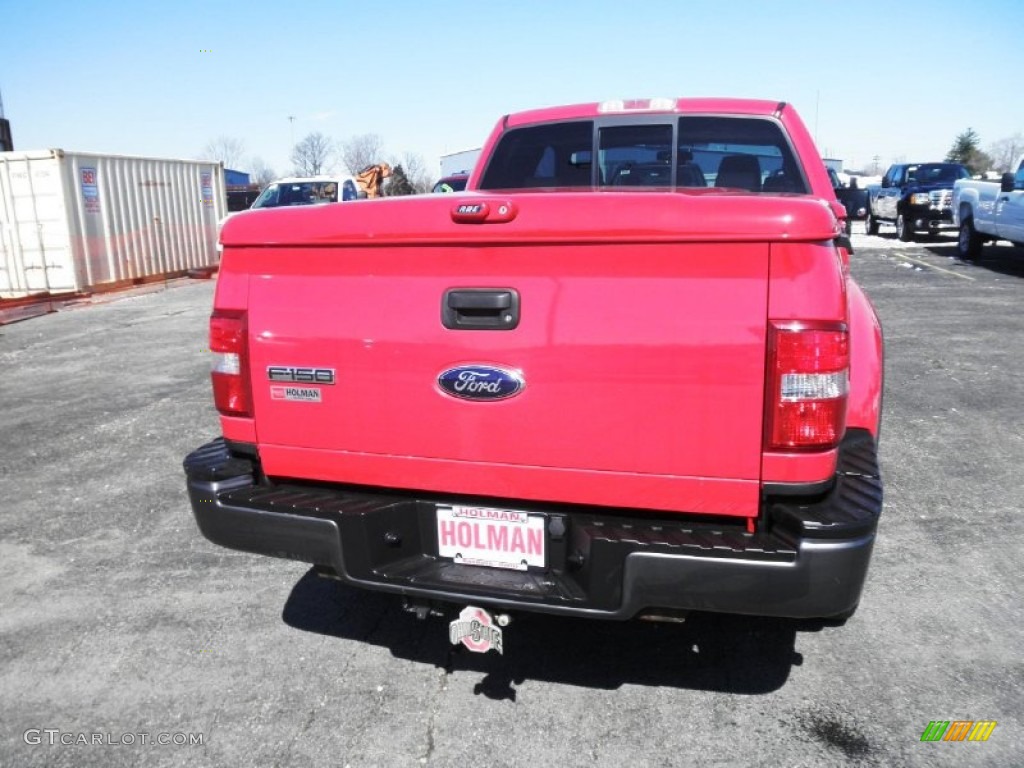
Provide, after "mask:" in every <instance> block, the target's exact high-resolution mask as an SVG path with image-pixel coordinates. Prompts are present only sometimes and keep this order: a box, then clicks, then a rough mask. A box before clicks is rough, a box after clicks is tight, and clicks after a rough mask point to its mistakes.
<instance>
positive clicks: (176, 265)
mask: <svg viewBox="0 0 1024 768" xmlns="http://www.w3.org/2000/svg"><path fill="white" fill-rule="evenodd" d="M225 213H226V202H225V192H224V175H223V172H222V169H221V167H220V165H219V164H216V163H209V162H197V161H191V160H165V159H157V158H140V157H122V156H115V155H96V154H88V153H76V152H62V151H60V150H53V151H44V152H5V153H0V298H16V297H19V296H25V295H28V294H30V293H38V292H43V291H46V292H50V293H57V292H67V291H88V290H90V289H95V288H99V287H102V286H104V285H109V284H116V283H122V282H126V281H134V280H138V279H141V278H146V277H153V276H158V275H165V274H174V273H180V272H184V271H186V270H188V269H195V268H200V267H208V266H212V265H214V264H215V263H216V260H217V249H216V244H217V224H218V222H219V221H220V219H221V218H223V217H224V215H225Z"/></svg>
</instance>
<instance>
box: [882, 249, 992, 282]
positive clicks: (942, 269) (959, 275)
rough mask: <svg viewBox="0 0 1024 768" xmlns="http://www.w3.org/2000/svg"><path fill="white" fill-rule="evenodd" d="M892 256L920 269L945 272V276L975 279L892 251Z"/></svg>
mask: <svg viewBox="0 0 1024 768" xmlns="http://www.w3.org/2000/svg"><path fill="white" fill-rule="evenodd" d="M892 255H893V256H897V257H899V258H901V259H906V260H907V261H912V262H913V263H914V264H920V265H921V266H922V267H928V269H937V270H938V271H939V272H945V273H946V274H947V275H952V276H953V277H959V278H960V279H961V280H971V281H974V279H975V278H973V277H971V276H970V275H961V274H960V273H959V272H954V271H953V270H951V269H945V268H943V267H936V266H935V265H934V264H929V263H928V262H927V261H921V260H920V259H914V258H911V257H910V256H907V255H905V254H902V253H900V252H899V251H892Z"/></svg>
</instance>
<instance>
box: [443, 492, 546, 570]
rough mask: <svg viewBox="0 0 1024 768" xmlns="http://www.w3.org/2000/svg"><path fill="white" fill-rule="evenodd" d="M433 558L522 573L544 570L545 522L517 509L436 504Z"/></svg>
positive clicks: (541, 517)
mask: <svg viewBox="0 0 1024 768" xmlns="http://www.w3.org/2000/svg"><path fill="white" fill-rule="evenodd" d="M434 521H435V531H436V533H437V554H438V556H439V557H442V558H444V559H447V560H451V561H452V562H455V563H457V564H459V565H479V566H484V567H487V568H500V569H504V570H513V571H526V570H528V569H529V568H546V567H547V540H546V539H547V537H546V530H547V519H546V516H545V515H543V514H539V513H535V512H524V511H522V510H518V509H502V508H498V507H481V506H471V505H465V504H437V505H436V506H435V510H434Z"/></svg>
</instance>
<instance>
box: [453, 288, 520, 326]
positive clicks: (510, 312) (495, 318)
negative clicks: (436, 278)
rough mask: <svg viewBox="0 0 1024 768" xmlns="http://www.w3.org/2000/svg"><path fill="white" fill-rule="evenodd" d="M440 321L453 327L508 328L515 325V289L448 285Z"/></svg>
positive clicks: (516, 316)
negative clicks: (453, 286) (450, 286)
mask: <svg viewBox="0 0 1024 768" xmlns="http://www.w3.org/2000/svg"><path fill="white" fill-rule="evenodd" d="M441 323H442V325H444V327H445V328H451V329H452V330H453V331H511V330H512V329H513V328H515V327H516V326H517V325H519V292H518V291H516V290H514V289H512V288H449V289H448V290H447V291H445V292H444V297H443V298H442V299H441Z"/></svg>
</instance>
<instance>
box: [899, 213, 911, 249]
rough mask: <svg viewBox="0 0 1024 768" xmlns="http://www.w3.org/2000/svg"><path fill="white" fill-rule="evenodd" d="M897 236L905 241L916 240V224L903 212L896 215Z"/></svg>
mask: <svg viewBox="0 0 1024 768" xmlns="http://www.w3.org/2000/svg"><path fill="white" fill-rule="evenodd" d="M896 237H898V238H899V239H900V240H902V241H903V242H904V243H911V242H913V241H914V225H913V224H911V223H910V222H909V221H907V219H906V217H905V216H904V215H903V214H902V213H900V214H897V215H896Z"/></svg>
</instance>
